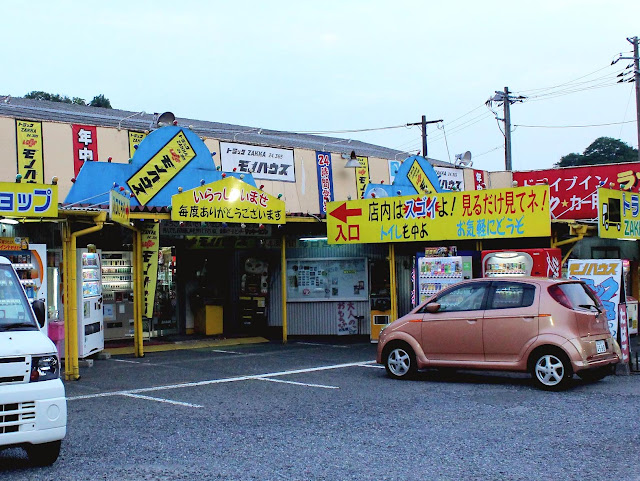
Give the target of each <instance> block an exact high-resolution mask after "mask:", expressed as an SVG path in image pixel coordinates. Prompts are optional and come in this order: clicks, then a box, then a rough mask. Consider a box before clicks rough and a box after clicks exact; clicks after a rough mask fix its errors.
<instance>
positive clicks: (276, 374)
mask: <svg viewBox="0 0 640 481" xmlns="http://www.w3.org/2000/svg"><path fill="white" fill-rule="evenodd" d="M374 363H375V361H361V362H348V363H344V364H334V365H331V366H320V367H309V368H306V369H294V370H291V371H278V372H271V373H265V374H254V375H250V376H237V377H228V378H223V379H211V380H208V381H197V382H184V383H179V384H167V385H164V386H154V387H144V388H139V389H128V390H125V391H110V392H102V393H97V394H84V395H81V396H72V397H68V398H67V401H78V400H81V399H95V398H100V397H111V396H122V395H125V394H140V393H145V392H155V391H166V390H168V389H182V388H187V387H200V386H208V385H210V384H223V383H227V382H237V381H248V380H250V379H263V378H267V377H279V376H288V375H290V374H303V373H307V372H317V371H328V370H331V369H342V368H345V367H356V366H366V365H367V364H374Z"/></svg>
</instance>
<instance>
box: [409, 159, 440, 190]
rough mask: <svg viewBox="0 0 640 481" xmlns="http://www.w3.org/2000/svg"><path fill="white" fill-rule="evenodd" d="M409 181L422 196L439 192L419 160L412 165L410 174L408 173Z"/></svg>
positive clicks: (415, 160)
mask: <svg viewBox="0 0 640 481" xmlns="http://www.w3.org/2000/svg"><path fill="white" fill-rule="evenodd" d="M434 171H435V170H434ZM407 179H408V180H409V182H411V185H413V187H414V188H415V189H416V190H417V191H418V192H419V193H421V194H430V193H432V192H436V191H437V190H436V188H435V187H434V186H433V184H432V183H431V181H430V180H429V177H428V176H427V173H426V172H425V171H424V169H423V168H422V167H421V166H420V163H419V162H418V160H417V159H414V161H413V164H411V167H410V168H409V172H407Z"/></svg>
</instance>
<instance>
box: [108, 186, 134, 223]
mask: <svg viewBox="0 0 640 481" xmlns="http://www.w3.org/2000/svg"><path fill="white" fill-rule="evenodd" d="M130 209H131V202H130V201H129V197H126V196H124V195H122V194H120V193H118V192H116V191H115V190H110V191H109V218H110V219H111V220H112V221H113V222H117V223H118V224H122V225H126V226H127V227H129V222H130V221H129V212H130Z"/></svg>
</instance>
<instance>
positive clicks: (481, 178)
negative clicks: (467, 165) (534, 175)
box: [473, 169, 515, 190]
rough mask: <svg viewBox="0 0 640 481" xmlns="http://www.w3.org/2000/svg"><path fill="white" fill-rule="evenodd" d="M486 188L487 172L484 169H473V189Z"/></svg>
mask: <svg viewBox="0 0 640 481" xmlns="http://www.w3.org/2000/svg"><path fill="white" fill-rule="evenodd" d="M514 174H515V172H514ZM486 188H487V172H486V171H484V170H476V169H473V190H484V189H486Z"/></svg>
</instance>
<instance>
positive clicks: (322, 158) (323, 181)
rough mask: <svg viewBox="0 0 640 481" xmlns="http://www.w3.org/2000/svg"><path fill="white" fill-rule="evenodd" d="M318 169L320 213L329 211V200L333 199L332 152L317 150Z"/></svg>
mask: <svg viewBox="0 0 640 481" xmlns="http://www.w3.org/2000/svg"><path fill="white" fill-rule="evenodd" d="M316 170H317V173H318V202H319V204H320V213H321V214H326V213H327V202H331V201H333V172H332V171H331V153H330V152H316Z"/></svg>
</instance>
